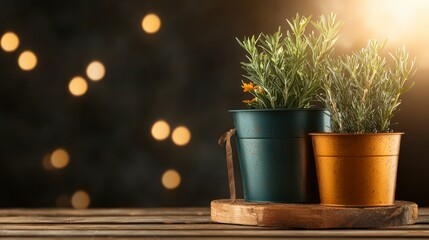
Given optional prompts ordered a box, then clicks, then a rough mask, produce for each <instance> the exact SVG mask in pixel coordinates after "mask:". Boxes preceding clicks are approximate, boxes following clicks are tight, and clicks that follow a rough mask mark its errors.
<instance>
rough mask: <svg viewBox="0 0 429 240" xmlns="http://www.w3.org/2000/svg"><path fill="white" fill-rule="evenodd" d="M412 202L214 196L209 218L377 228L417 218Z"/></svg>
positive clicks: (289, 225) (284, 225) (231, 221)
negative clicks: (347, 203) (335, 203)
mask: <svg viewBox="0 0 429 240" xmlns="http://www.w3.org/2000/svg"><path fill="white" fill-rule="evenodd" d="M417 213H418V207H417V204H415V203H413V202H406V201H396V202H395V205H394V206H389V207H368V208H357V207H350V208H349V207H327V206H321V205H319V204H283V203H249V202H245V201H244V200H236V201H235V202H231V200H229V199H228V200H226V199H224V200H214V201H212V202H211V219H212V221H214V222H218V223H229V224H241V225H252V226H264V227H275V228H302V229H324V228H380V227H391V226H400V225H409V224H414V223H416V222H417V218H418V214H417Z"/></svg>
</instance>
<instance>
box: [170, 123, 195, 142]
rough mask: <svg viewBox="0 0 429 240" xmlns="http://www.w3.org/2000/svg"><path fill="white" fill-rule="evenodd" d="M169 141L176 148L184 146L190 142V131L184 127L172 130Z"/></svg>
mask: <svg viewBox="0 0 429 240" xmlns="http://www.w3.org/2000/svg"><path fill="white" fill-rule="evenodd" d="M171 139H172V140H173V142H174V144H176V145H177V146H184V145H186V144H188V143H189V142H190V141H191V131H189V129H188V128H187V127H185V126H179V127H177V128H175V129H174V131H173V133H172V134H171Z"/></svg>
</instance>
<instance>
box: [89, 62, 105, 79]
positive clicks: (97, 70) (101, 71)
mask: <svg viewBox="0 0 429 240" xmlns="http://www.w3.org/2000/svg"><path fill="white" fill-rule="evenodd" d="M105 74H106V69H105V68H104V65H103V63H101V62H99V61H93V62H91V63H90V64H89V65H88V67H87V68H86V75H87V76H88V78H89V79H90V80H92V81H99V80H101V79H102V78H103V77H104V75H105Z"/></svg>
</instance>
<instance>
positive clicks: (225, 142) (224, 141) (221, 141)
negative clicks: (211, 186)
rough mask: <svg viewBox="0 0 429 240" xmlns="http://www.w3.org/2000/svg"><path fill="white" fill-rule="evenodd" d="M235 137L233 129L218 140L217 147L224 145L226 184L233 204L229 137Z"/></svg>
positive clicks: (233, 191)
mask: <svg viewBox="0 0 429 240" xmlns="http://www.w3.org/2000/svg"><path fill="white" fill-rule="evenodd" d="M234 135H235V128H233V129H230V130H229V131H227V132H226V133H224V134H223V135H222V137H220V138H219V141H218V143H219V145H221V146H223V145H225V150H226V168H227V171H228V184H229V195H230V198H231V201H232V202H235V200H236V199H237V194H236V191H235V179H234V160H233V158H232V147H231V137H232V136H234Z"/></svg>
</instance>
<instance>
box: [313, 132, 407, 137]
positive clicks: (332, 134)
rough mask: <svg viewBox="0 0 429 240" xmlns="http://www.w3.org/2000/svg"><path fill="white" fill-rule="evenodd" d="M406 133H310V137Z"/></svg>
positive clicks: (401, 133)
mask: <svg viewBox="0 0 429 240" xmlns="http://www.w3.org/2000/svg"><path fill="white" fill-rule="evenodd" d="M404 134H405V133H404V132H379V133H333V132H317V133H309V134H308V135H310V136H377V135H404Z"/></svg>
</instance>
